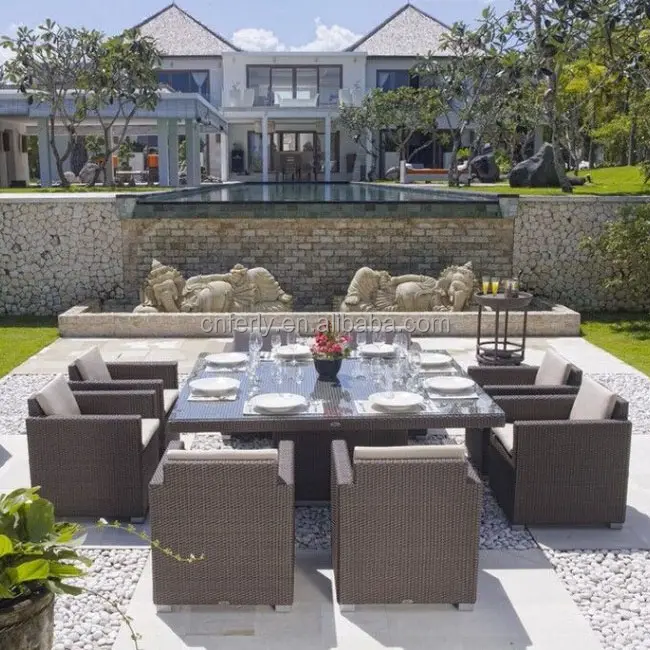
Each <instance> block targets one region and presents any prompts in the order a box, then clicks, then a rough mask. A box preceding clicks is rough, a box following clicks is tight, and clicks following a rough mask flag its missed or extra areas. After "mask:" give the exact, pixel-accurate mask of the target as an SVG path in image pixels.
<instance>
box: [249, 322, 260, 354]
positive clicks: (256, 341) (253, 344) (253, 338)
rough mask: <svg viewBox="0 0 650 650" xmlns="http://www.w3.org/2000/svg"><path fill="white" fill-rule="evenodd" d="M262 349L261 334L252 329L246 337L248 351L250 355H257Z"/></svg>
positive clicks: (257, 330)
mask: <svg viewBox="0 0 650 650" xmlns="http://www.w3.org/2000/svg"><path fill="white" fill-rule="evenodd" d="M261 349H262V332H260V331H259V329H257V328H254V329H252V330H251V331H250V334H249V336H248V350H249V352H250V353H251V354H253V355H254V354H257V353H258V352H259V351H260V350H261Z"/></svg>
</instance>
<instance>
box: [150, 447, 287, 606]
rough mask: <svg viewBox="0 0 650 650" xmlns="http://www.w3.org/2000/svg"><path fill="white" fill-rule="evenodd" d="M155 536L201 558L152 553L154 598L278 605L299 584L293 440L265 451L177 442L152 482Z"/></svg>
mask: <svg viewBox="0 0 650 650" xmlns="http://www.w3.org/2000/svg"><path fill="white" fill-rule="evenodd" d="M149 491H150V501H151V534H152V536H153V538H154V539H158V540H160V542H161V544H163V545H164V546H166V547H170V548H172V549H174V552H175V553H179V554H180V555H182V556H189V555H190V554H194V555H200V554H203V555H204V559H203V560H200V561H198V562H195V563H186V562H179V561H177V560H175V559H173V558H169V557H167V556H166V555H164V554H162V553H156V552H155V553H153V556H152V570H153V601H154V603H155V604H156V605H157V606H158V607H159V609H160V610H165V609H167V610H168V609H169V608H170V607H171V606H174V605H216V604H231V605H274V606H275V607H276V610H278V609H281V610H285V609H288V608H289V607H290V606H291V605H292V603H293V582H294V555H295V551H294V481H293V443H292V442H288V441H287V442H284V441H283V442H280V445H279V448H278V449H277V450H276V449H265V450H246V451H242V450H238V451H234V450H220V451H218V452H192V451H185V450H184V448H183V443H182V442H179V441H174V442H171V443H170V445H169V448H168V449H167V451H166V453H165V455H164V456H163V459H162V460H161V462H160V465H159V466H158V469H157V470H156V474H155V476H154V477H153V480H152V481H151V485H150V488H149Z"/></svg>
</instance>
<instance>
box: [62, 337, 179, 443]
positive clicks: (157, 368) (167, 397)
mask: <svg viewBox="0 0 650 650" xmlns="http://www.w3.org/2000/svg"><path fill="white" fill-rule="evenodd" d="M68 377H69V378H70V379H69V382H68V383H69V384H70V388H71V389H72V390H73V391H78V392H82V391H88V390H90V391H105V390H108V391H118V390H154V391H155V392H156V400H157V404H158V407H157V408H158V413H157V415H156V417H157V418H159V419H160V422H161V424H162V430H161V435H160V451H159V456H161V455H162V452H163V451H164V450H165V447H166V443H167V442H168V440H167V438H166V434H165V424H166V421H167V418H168V417H169V414H170V413H171V410H172V408H173V406H174V404H175V403H176V400H177V399H178V394H179V390H178V363H177V362H176V361H146V362H145V361H141V362H135V361H119V362H106V361H104V360H103V359H102V356H101V353H100V351H99V348H97V347H93V348H91V349H90V350H88V351H86V352H85V353H84V354H82V355H81V356H79V357H78V358H77V359H75V360H74V361H73V362H72V363H71V364H70V365H69V366H68Z"/></svg>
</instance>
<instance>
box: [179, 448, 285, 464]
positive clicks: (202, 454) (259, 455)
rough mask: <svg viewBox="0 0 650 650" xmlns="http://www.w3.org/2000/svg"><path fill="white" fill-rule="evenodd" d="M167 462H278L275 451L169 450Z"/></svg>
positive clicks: (276, 451)
mask: <svg viewBox="0 0 650 650" xmlns="http://www.w3.org/2000/svg"><path fill="white" fill-rule="evenodd" d="M167 460H274V461H276V462H277V460H278V450H277V449H215V450H211V451H201V450H198V449H197V450H192V449H170V450H169V451H168V452H167Z"/></svg>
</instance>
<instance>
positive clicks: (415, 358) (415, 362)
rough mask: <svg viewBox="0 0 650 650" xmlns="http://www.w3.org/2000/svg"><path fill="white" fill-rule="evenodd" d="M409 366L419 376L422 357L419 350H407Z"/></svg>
mask: <svg viewBox="0 0 650 650" xmlns="http://www.w3.org/2000/svg"><path fill="white" fill-rule="evenodd" d="M409 365H410V366H411V370H412V371H413V372H414V373H415V374H416V375H419V374H420V368H421V367H422V355H421V354H420V351H419V350H416V349H414V348H412V349H411V350H409Z"/></svg>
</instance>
